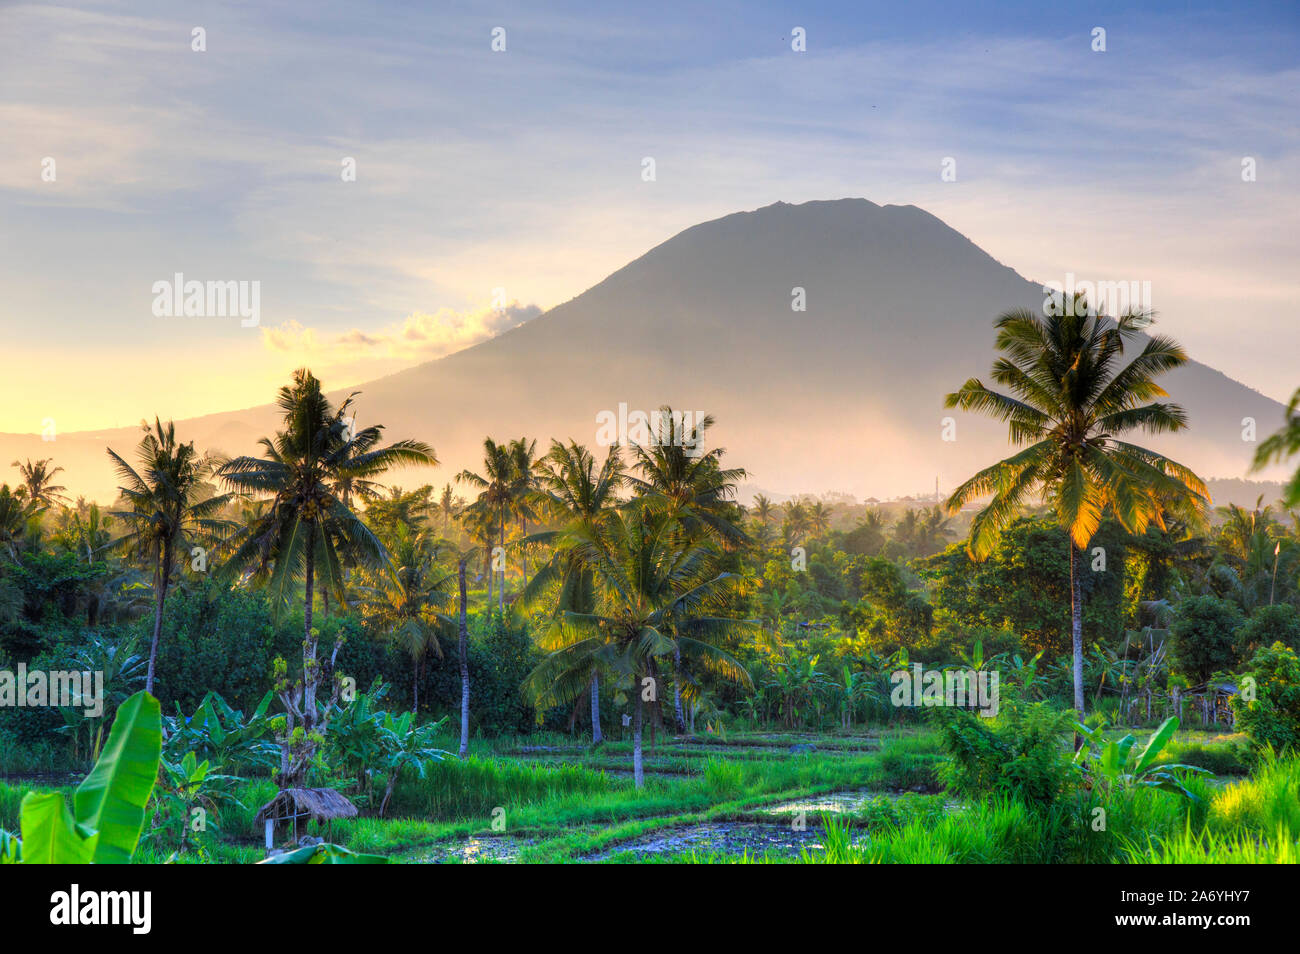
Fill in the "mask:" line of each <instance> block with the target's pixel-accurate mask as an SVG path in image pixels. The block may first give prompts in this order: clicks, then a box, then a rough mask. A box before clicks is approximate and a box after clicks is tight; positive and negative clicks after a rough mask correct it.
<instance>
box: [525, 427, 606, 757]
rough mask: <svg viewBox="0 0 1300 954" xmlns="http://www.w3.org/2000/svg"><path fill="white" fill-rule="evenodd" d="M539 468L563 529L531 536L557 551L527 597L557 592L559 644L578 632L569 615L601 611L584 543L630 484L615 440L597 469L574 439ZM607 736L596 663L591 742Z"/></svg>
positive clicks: (545, 505)
mask: <svg viewBox="0 0 1300 954" xmlns="http://www.w3.org/2000/svg"><path fill="white" fill-rule="evenodd" d="M538 471H539V473H538V479H537V485H538V494H537V496H538V507H539V509H540V510H541V512H542V513H543V514H544V515H545V516H546V517H547V518H548V519H549V520H550V521H551V522H552V523H553V524H554V525H556V526H557V527H558V529H556V530H548V531H545V532H542V533H537V534H534V535H533V536H532V537H531V538H529V542H530V543H534V544H539V545H546V546H549V547H550V554H551V555H550V559H549V560H548V561H547V562H546V563H545V564H544V565H542V566H541V567H540V568H539V569H538V571H537V573H536V574H535V575H534V576H533V578H532V580H531V581H530V582H529V584H528V586H527V587H525V589H524V600H525V602H526V603H534V602H537V601H538V600H539V599H540V598H541V597H542V596H543V595H547V596H550V595H551V594H554V596H553V599H552V600H551V601H550V602H549V605H550V606H551V607H552V613H551V630H552V632H551V634H550V636H549V638H548V644H549V645H552V646H556V647H558V646H561V645H563V644H564V640H565V638H567V637H568V636H570V635H572V634H573V630H572V629H571V628H569V627H566V626H565V625H564V624H565V614H567V613H587V614H589V613H593V612H595V610H596V585H595V574H594V572H593V571H592V569H591V567H590V566H589V565H588V564H587V562H586V561H585V560H584V559H583V558H582V554H581V551H580V547H579V545H578V543H580V542H581V541H583V540H586V539H589V538H591V537H592V536H593V535H594V534H596V533H598V532H599V529H600V528H599V524H600V523H601V522H602V521H603V520H606V519H608V517H609V515H610V514H611V513H612V512H613V508H614V507H615V506H616V505H617V504H618V500H617V494H618V491H619V488H621V487H622V486H623V483H624V474H623V460H622V455H621V453H620V450H619V446H618V444H614V445H613V446H612V447H611V448H610V449H609V452H608V453H607V454H606V456H605V463H604V464H603V465H601V466H600V468H599V469H597V467H596V460H595V458H594V457H593V456H592V454H591V452H590V451H589V450H587V448H586V447H583V446H582V445H581V444H578V443H576V442H574V441H570V442H569V443H568V444H561V443H560V442H559V441H552V442H551V449H550V451H549V452H548V453H547V455H546V456H545V457H543V458H542V459H541V460H540V461H539V467H538ZM575 541H576V542H575ZM594 662H595V660H594V659H593V663H594ZM602 739H603V735H602V733H601V727H600V670H599V668H598V667H597V666H595V665H593V667H592V670H591V741H592V744H593V745H595V744H599V743H600V742H601V741H602Z"/></svg>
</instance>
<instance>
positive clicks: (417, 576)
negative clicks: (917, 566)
mask: <svg viewBox="0 0 1300 954" xmlns="http://www.w3.org/2000/svg"><path fill="white" fill-rule="evenodd" d="M386 546H387V548H388V552H389V554H390V567H388V568H385V571H384V572H381V573H380V574H378V576H379V579H378V581H377V582H376V583H375V584H374V585H372V586H369V587H366V588H364V589H363V590H362V595H361V606H362V610H363V612H364V613H365V614H366V618H367V621H368V622H369V623H370V624H371V625H373V626H374V627H375V628H376V629H377V630H378V631H379V632H380V633H382V634H383V635H384V636H385V637H386V638H387V639H388V640H389V641H390V642H391V643H392V644H394V645H395V646H398V647H400V648H402V649H403V650H405V651H406V653H407V655H409V656H410V657H411V711H412V712H418V711H419V708H420V679H421V677H422V676H423V674H424V669H425V665H426V663H427V661H428V658H429V656H430V655H434V656H437V657H438V658H439V659H441V658H442V643H441V642H440V641H439V639H438V637H439V636H440V635H441V634H444V633H450V630H451V628H452V626H453V625H454V624H453V623H452V620H451V616H450V615H449V612H448V611H449V610H450V608H451V603H452V601H453V599H454V597H453V595H452V590H451V580H452V576H453V574H451V573H448V572H444V571H443V570H442V568H441V567H440V566H439V562H438V558H439V552H438V547H437V545H436V543H435V541H434V540H433V538H432V537H431V536H430V535H429V532H428V531H427V530H418V529H415V528H413V527H411V526H409V525H408V524H404V523H399V524H397V525H396V526H395V527H394V529H393V532H392V534H391V536H390V538H389V539H388V540H387V541H386Z"/></svg>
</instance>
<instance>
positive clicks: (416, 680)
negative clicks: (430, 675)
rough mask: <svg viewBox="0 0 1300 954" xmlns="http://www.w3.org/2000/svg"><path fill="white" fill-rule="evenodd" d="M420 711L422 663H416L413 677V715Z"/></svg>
mask: <svg viewBox="0 0 1300 954" xmlns="http://www.w3.org/2000/svg"><path fill="white" fill-rule="evenodd" d="M419 711H420V664H419V663H416V664H415V673H414V675H413V676H412V677H411V715H417V714H418V713H419Z"/></svg>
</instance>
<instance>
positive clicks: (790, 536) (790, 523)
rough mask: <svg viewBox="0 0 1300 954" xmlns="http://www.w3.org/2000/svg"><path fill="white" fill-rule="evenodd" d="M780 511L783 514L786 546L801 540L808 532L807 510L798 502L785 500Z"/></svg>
mask: <svg viewBox="0 0 1300 954" xmlns="http://www.w3.org/2000/svg"><path fill="white" fill-rule="evenodd" d="M781 509H782V511H783V512H784V513H785V520H784V526H783V530H784V531H785V542H786V544H787V545H788V544H791V543H794V542H795V541H798V540H802V539H803V537H804V534H806V533H807V532H808V508H807V507H805V506H804V505H803V504H802V503H800V502H799V501H798V500H787V501H786V502H785V504H783V505H782V507H781Z"/></svg>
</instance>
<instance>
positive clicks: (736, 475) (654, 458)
mask: <svg viewBox="0 0 1300 954" xmlns="http://www.w3.org/2000/svg"><path fill="white" fill-rule="evenodd" d="M713 424H714V420H713V417H712V416H711V415H705V416H704V417H702V418H700V419H699V420H697V421H695V422H693V423H692V424H691V426H690V427H689V429H688V428H687V426H686V420H685V418H684V417H683V416H680V415H677V414H675V413H674V412H673V409H672V408H671V407H662V408H660V409H659V439H658V440H657V441H656V442H654V443H653V444H651V445H650V446H648V447H647V446H643V445H640V444H638V445H635V446H634V447H633V455H634V457H635V461H636V471H637V474H636V475H632V474H629V475H628V477H627V482H628V484H629V485H631V487H632V488H633V489H634V490H636V491H637V493H638V494H639V495H640V496H639V499H640V500H641V501H642V502H644V503H646V504H647V505H649V506H651V507H653V508H654V509H656V510H659V511H661V512H663V513H665V514H667V515H668V517H669V518H670V519H671V520H673V521H674V522H675V525H676V528H675V529H674V531H673V532H674V533H675V534H677V536H678V538H679V539H678V541H677V542H678V543H682V542H685V541H686V540H690V541H700V540H704V539H711V540H714V541H716V542H717V543H719V544H720V545H722V546H723V547H727V548H732V549H734V548H737V547H740V546H744V545H746V544H748V543H749V542H750V541H749V538H748V537H747V536H746V535H745V531H744V530H743V529H742V527H741V512H740V508H739V507H738V506H737V505H736V504H735V503H734V502H733V501H734V499H735V496H736V485H737V483H738V482H739V481H741V480H744V479H745V477H747V476H748V474H747V473H746V472H745V471H744V470H743V469H741V468H739V467H735V468H724V467H723V466H722V458H723V455H725V454H726V450H725V448H722V447H715V448H712V449H711V450H707V451H706V450H705V449H704V438H705V435H706V434H707V433H708V431H709V429H710V428H711V427H713ZM665 438H666V439H665ZM679 662H680V660H677V659H674V679H673V716H674V718H675V719H676V721H677V730H678V731H679V732H685V731H686V714H685V712H683V710H682V693H681V686H680V679H679V678H678V676H679V673H678V672H677V671H676V669H677V665H678V663H679Z"/></svg>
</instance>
